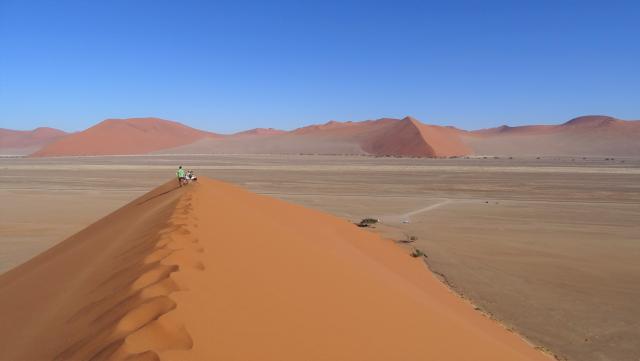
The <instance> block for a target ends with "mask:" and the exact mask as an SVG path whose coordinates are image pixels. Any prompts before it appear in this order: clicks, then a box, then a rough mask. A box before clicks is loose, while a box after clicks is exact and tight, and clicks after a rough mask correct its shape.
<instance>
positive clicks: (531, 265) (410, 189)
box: [0, 155, 640, 361]
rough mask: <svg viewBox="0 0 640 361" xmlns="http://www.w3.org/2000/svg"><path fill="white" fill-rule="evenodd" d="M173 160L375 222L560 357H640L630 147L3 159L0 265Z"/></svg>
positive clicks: (639, 272) (638, 243) (73, 225)
mask: <svg viewBox="0 0 640 361" xmlns="http://www.w3.org/2000/svg"><path fill="white" fill-rule="evenodd" d="M179 164H182V165H183V166H185V168H188V169H194V170H195V171H196V173H197V175H200V176H207V177H210V178H214V179H218V180H222V181H225V182H229V183H233V184H236V185H239V186H241V187H243V188H245V189H248V190H250V191H252V192H256V193H258V194H263V195H268V196H270V197H275V198H279V199H282V200H285V201H287V202H290V203H295V204H299V205H302V206H305V207H307V208H312V209H316V210H320V211H323V212H326V213H330V214H333V215H335V216H338V217H340V218H342V219H344V220H346V221H349V222H352V223H355V222H358V221H359V220H361V219H363V218H367V217H371V218H376V219H379V220H380V222H379V223H378V224H376V225H374V226H373V227H371V228H369V230H370V231H371V232H376V233H378V234H380V235H382V236H383V237H385V238H388V239H391V240H393V241H398V242H397V243H398V244H397V247H399V248H401V249H402V250H403V252H404V253H406V255H407V257H410V256H409V254H410V253H411V252H412V251H414V250H415V249H419V250H421V251H422V252H424V254H426V257H425V258H424V260H425V265H424V270H425V272H428V270H431V271H432V272H434V273H435V274H436V275H438V276H439V277H440V279H441V280H442V282H444V283H445V284H446V285H447V286H449V287H451V289H452V290H453V291H455V292H456V293H458V294H459V295H461V296H462V297H464V298H466V299H468V300H469V302H471V303H472V304H473V305H474V307H475V308H476V309H477V312H479V313H483V314H485V315H486V317H490V318H494V319H495V320H496V321H497V322H500V323H502V324H503V325H504V326H505V327H507V328H508V329H509V330H513V331H515V332H516V333H518V334H520V335H522V336H523V337H524V338H526V339H527V340H529V341H530V342H531V343H532V344H534V345H536V346H538V347H539V348H541V349H544V350H547V352H549V353H551V354H554V355H555V356H556V357H557V358H559V359H568V360H586V361H600V360H616V361H618V360H619V361H627V360H628V361H636V360H638V358H639V357H640V343H639V342H638V340H639V339H640V312H638V309H637V304H638V300H640V287H638V285H639V284H640V262H639V261H638V260H640V222H638V220H639V219H640V158H633V157H627V158H624V157H616V158H615V159H613V158H604V157H553V156H543V157H459V158H455V159H428V158H395V157H373V156H329V155H316V156H314V155H149V156H93V157H58V158H20V157H15V158H11V157H7V158H2V159H0V172H1V173H0V194H1V196H2V200H3V201H2V202H0V215H1V217H0V272H5V271H8V270H9V269H11V268H13V267H15V266H18V265H19V264H21V263H23V262H25V261H27V260H28V259H30V258H32V257H34V256H36V255H37V254H39V253H41V252H43V251H45V250H46V249H48V248H50V247H51V246H53V245H55V244H56V243H58V242H60V241H62V240H64V239H66V238H67V237H69V236H71V235H72V234H74V233H76V232H78V231H80V230H81V229H83V228H84V227H86V226H87V225H89V224H91V223H92V222H94V221H96V220H98V219H100V218H101V217H103V216H105V215H107V214H108V213H110V212H112V211H114V210H116V209H117V208H119V207H121V206H123V205H125V204H127V203H128V202H130V201H132V200H134V199H135V198H136V197H139V196H141V195H143V194H144V193H146V192H148V191H149V190H151V189H153V188H155V187H157V186H158V185H160V184H162V183H165V182H167V181H168V180H171V179H172V178H173V177H174V173H175V169H176V167H177V165H179ZM254 216H257V217H259V216H260V215H254ZM215 221H216V220H215V219H211V220H209V222H210V223H211V224H212V225H213V226H215ZM291 222H296V219H293V218H292V220H291ZM354 227H355V225H354ZM412 238H413V240H412ZM399 241H410V242H409V243H405V242H399ZM294 256H295V255H292V257H294Z"/></svg>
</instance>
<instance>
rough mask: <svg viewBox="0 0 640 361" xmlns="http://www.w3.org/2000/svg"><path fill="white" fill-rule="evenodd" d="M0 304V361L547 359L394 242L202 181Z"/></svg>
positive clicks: (129, 213) (146, 204)
mask: <svg viewBox="0 0 640 361" xmlns="http://www.w3.org/2000/svg"><path fill="white" fill-rule="evenodd" d="M0 310H2V313H3V316H2V322H1V323H0V359H2V360H44V359H54V360H69V359H73V360H85V359H92V360H124V359H127V360H133V359H135V360H158V359H161V360H509V361H514V360H549V358H547V356H545V355H543V354H542V353H540V352H538V351H537V350H535V349H533V348H532V347H531V346H530V345H528V344H526V343H525V342H524V341H522V340H521V339H520V338H518V336H516V335H515V334H512V333H510V332H508V331H507V330H505V329H504V328H502V327H501V326H500V325H498V324H497V323H495V322H493V321H491V320H489V319H487V318H485V317H484V316H482V315H481V314H479V313H478V312H476V311H474V310H473V309H472V307H471V306H470V305H469V304H467V303H466V302H464V301H462V300H461V299H459V298H458V297H457V296H456V295H454V294H453V293H451V292H450V291H448V289H447V288H445V286H443V285H442V284H441V283H440V282H439V281H438V280H436V279H435V278H434V277H433V275H432V274H431V273H429V272H428V271H427V269H426V268H425V266H424V264H423V263H422V261H420V260H417V259H412V258H411V257H409V256H408V255H407V254H406V252H405V251H404V250H403V249H401V248H399V247H397V246H396V245H394V244H393V243H392V242H391V241H387V240H383V239H380V238H379V237H378V236H377V235H375V234H373V233H370V232H367V231H363V230H360V229H358V228H357V227H355V226H353V225H352V224H349V223H348V222H346V221H344V220H341V219H338V218H335V217H333V216H329V215H326V214H323V213H320V212H317V211H313V210H309V209H306V208H303V207H300V206H295V205H291V204H288V203H286V202H283V201H280V200H276V199H273V198H269V197H265V196H259V195H256V194H253V193H250V192H248V191H245V190H243V189H241V188H239V187H236V186H232V185H229V184H225V183H222V182H218V181H213V180H209V179H202V180H201V181H200V183H199V184H192V185H189V186H187V187H184V188H180V189H177V188H176V184H175V182H174V181H171V182H169V183H167V184H165V185H163V186H161V187H158V188H156V189H155V190H153V191H151V192H149V193H148V194H146V195H145V196H143V197H141V198H139V199H137V200H135V201H133V202H132V203H130V204H128V205H126V206H124V207H123V208H121V209H119V210H117V211H115V212H114V213H112V214H110V215H108V216H107V217H105V218H103V219H101V220H99V221H98V222H96V223H94V224H92V225H91V226H89V227H87V228H86V229H84V230H83V231H81V232H79V233H77V234H76V235H74V236H72V237H70V238H69V239H67V240H65V241H63V242H61V243H60V244H58V245H57V246H55V247H53V248H51V249H50V250H48V251H47V252H45V253H43V254H41V255H39V256H37V257H35V258H33V259H32V260H30V261H29V262H27V263H25V264H23V265H21V266H19V267H17V268H15V269H13V270H11V271H9V272H7V273H5V274H3V275H1V276H0ZM129 357H133V358H129Z"/></svg>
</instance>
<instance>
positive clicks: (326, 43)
mask: <svg viewBox="0 0 640 361" xmlns="http://www.w3.org/2000/svg"><path fill="white" fill-rule="evenodd" d="M639 4H640V3H639V2H638V1H594V2H590V1H563V0H549V1H546V0H537V1H515V0H514V1H399V0H395V1H327V0H323V1H320V0H319V1H305V0H294V1H213V0H211V1H193V0H189V1H185V0H180V1H178V0H175V1H168V0H113V1H111V0H102V1H66V0H51V1H30V0H0V127H4V128H13V129H30V128H34V127H37V126H41V125H49V126H53V127H57V128H61V129H64V130H80V129H83V128H86V127H88V126H90V125H93V124H94V123H97V122H98V121H100V120H103V119H105V118H122V117H136V116H157V117H161V118H165V119H172V120H177V121H180V122H183V123H185V124H188V125H191V126H194V127H197V128H202V129H206V130H211V131H216V132H223V133H225V132H232V131H236V130H242V129H248V128H254V127H276V128H283V129H291V128H295V127H298V126H302V125H308V124H311V123H320V122H326V121H328V120H331V119H335V120H364V119H373V118H379V117H402V116H405V115H412V116H415V117H417V118H418V119H420V120H422V121H424V122H427V123H434V124H448V125H455V126H458V127H461V128H465V129H476V128H483V127H490V126H497V125H501V124H505V123H506V124H511V125H517V124H525V123H559V122H564V121H566V120H568V119H570V118H572V117H574V116H578V115H584V114H607V115H613V116H616V117H619V118H622V119H640V5H639Z"/></svg>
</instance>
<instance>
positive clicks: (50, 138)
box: [0, 127, 67, 154]
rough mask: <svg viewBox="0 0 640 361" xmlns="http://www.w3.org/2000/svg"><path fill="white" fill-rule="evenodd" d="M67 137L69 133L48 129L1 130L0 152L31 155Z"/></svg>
mask: <svg viewBox="0 0 640 361" xmlns="http://www.w3.org/2000/svg"><path fill="white" fill-rule="evenodd" d="M65 135H67V133H66V132H63V131H62V130H58V129H53V128H46V127H43V128H36V129H34V130H10V129H2V128H0V152H1V153H4V154H29V153H32V152H35V151H36V150H38V149H40V148H42V147H43V146H45V145H47V144H49V143H51V142H54V141H56V140H58V139H60V138H62V137H64V136H65ZM12 152H13V153H12Z"/></svg>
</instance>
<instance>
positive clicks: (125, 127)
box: [32, 118, 216, 157]
mask: <svg viewBox="0 0 640 361" xmlns="http://www.w3.org/2000/svg"><path fill="white" fill-rule="evenodd" d="M213 136H216V135H215V134H213V133H209V132H205V131H202V130H198V129H194V128H190V127H187V126H186V125H183V124H180V123H177V122H173V121H169V120H164V119H158V118H129V119H107V120H104V121H102V122H100V123H98V124H96V125H94V126H93V127H91V128H88V129H86V130H83V131H81V132H78V133H74V134H71V135H69V136H66V137H64V138H62V139H60V140H58V141H56V142H53V143H51V144H48V145H47V146H45V147H43V148H42V149H40V150H38V151H37V152H35V153H33V154H32V156H36V157H46V156H67V155H71V156H73V155H128V154H146V153H149V152H153V151H156V150H160V149H165V148H171V147H176V146H179V145H182V144H189V143H193V142H195V141H196V140H198V139H202V138H205V137H213Z"/></svg>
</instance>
